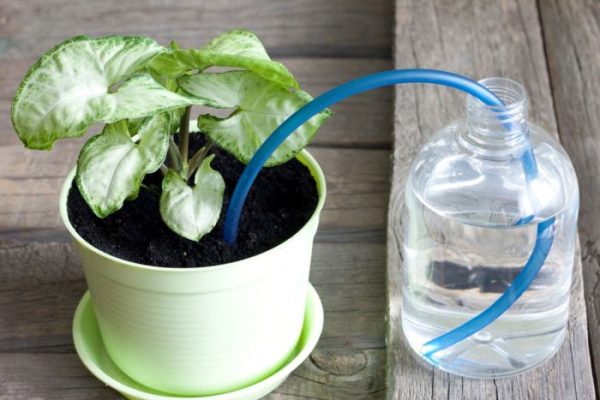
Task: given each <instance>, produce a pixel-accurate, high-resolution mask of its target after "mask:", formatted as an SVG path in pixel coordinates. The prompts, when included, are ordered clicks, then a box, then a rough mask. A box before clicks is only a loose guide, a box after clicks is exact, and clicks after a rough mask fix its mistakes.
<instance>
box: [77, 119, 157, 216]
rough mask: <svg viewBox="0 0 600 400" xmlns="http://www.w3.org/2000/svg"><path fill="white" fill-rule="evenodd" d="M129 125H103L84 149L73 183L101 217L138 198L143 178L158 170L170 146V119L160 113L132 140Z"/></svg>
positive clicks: (119, 123) (117, 123)
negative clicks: (102, 128) (136, 139)
mask: <svg viewBox="0 0 600 400" xmlns="http://www.w3.org/2000/svg"><path fill="white" fill-rule="evenodd" d="M128 125H129V124H128V122H127V121H126V120H121V121H118V122H115V123H112V124H108V125H106V126H105V128H104V130H103V131H102V133H100V134H99V135H96V136H93V137H92V138H90V140H88V141H87V143H86V144H85V145H84V146H83V148H82V150H81V153H80V154H79V159H78V160H77V175H76V182H77V186H78V187H79V191H80V192H81V195H82V196H83V198H84V199H85V201H86V203H87V204H88V205H89V207H90V208H91V210H92V211H93V212H94V214H96V215H97V216H98V217H100V218H104V217H106V216H107V215H110V214H112V213H114V212H115V211H117V210H119V209H120V208H121V207H122V206H123V203H124V201H125V200H127V199H134V198H136V197H137V195H138V192H139V189H140V185H141V183H142V180H143V178H144V176H145V175H146V174H148V173H151V172H154V171H156V170H158V169H159V168H160V165H161V164H162V163H163V161H164V159H165V157H166V155H167V150H168V147H169V131H168V129H169V118H168V116H167V115H166V114H164V113H161V114H157V115H155V116H153V117H149V118H147V119H146V120H144V121H143V122H142V123H141V124H140V125H139V129H138V132H137V135H138V137H139V138H140V140H139V143H135V142H134V141H133V139H132V137H131V136H132V133H131V132H130V131H129V126H128Z"/></svg>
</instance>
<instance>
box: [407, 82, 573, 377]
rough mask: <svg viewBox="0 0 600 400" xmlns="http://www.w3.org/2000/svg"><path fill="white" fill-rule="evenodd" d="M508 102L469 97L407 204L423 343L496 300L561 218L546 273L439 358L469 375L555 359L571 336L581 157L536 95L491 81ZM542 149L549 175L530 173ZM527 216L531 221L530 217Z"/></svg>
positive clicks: (414, 308) (411, 290) (415, 342)
mask: <svg viewBox="0 0 600 400" xmlns="http://www.w3.org/2000/svg"><path fill="white" fill-rule="evenodd" d="M480 83H482V84H483V85H484V86H486V87H487V88H488V89H490V90H491V91H492V92H494V93H495V94H496V95H497V96H498V97H500V99H501V100H502V101H503V102H504V104H505V107H502V108H493V107H488V106H486V105H484V104H483V103H482V102H480V101H479V100H477V99H476V98H474V97H471V96H469V97H468V99H467V106H466V116H465V118H463V119H461V120H458V121H455V122H453V123H451V124H450V125H448V126H447V127H445V128H443V129H441V130H440V131H439V132H438V133H437V134H435V135H434V136H433V137H432V138H431V139H430V140H429V141H428V142H427V143H426V144H425V145H424V146H423V148H422V149H421V151H420V152H419V154H418V155H417V157H416V159H415V161H414V163H413V165H412V168H411V170H410V172H409V176H408V180H407V185H406V191H405V207H404V214H403V224H402V225H403V231H402V232H398V234H400V235H402V237H403V282H402V285H403V309H402V323H403V331H404V334H405V336H406V338H407V341H408V343H409V345H410V346H411V348H412V349H413V350H414V351H415V352H416V353H417V354H419V355H421V356H423V346H424V345H425V344H426V343H428V342H429V341H431V340H433V339H435V338H438V337H440V336H441V335H443V334H445V333H447V332H449V331H451V330H452V329H454V328H456V327H457V326H459V325H461V324H463V323H465V322H466V321H468V320H470V319H471V318H473V317H474V316H476V315H478V314H480V313H481V312H482V311H484V310H485V309H487V308H488V307H490V306H491V305H492V304H493V303H494V301H496V299H498V297H499V296H500V295H502V293H504V292H505V291H506V290H507V289H508V288H509V287H510V285H511V283H512V282H513V280H514V278H515V277H516V276H517V275H518V274H519V272H521V270H522V269H523V266H524V265H525V264H526V263H527V260H528V258H529V257H530V255H531V253H532V250H533V249H534V246H535V243H536V234H537V231H536V229H537V226H538V224H539V223H540V222H542V221H545V220H548V219H549V218H552V217H554V218H555V220H554V226H553V227H552V229H553V234H554V240H553V243H552V246H551V248H550V251H549V253H548V255H547V257H546V259H545V262H544V264H543V265H542V267H541V269H540V270H539V273H538V274H537V276H536V277H535V279H534V281H533V282H532V284H531V285H530V286H529V288H527V290H526V291H525V292H524V293H523V295H522V296H521V297H520V298H519V299H518V300H517V301H516V302H515V303H514V304H513V305H512V306H511V307H510V308H509V309H508V310H507V311H506V312H505V313H504V314H502V315H501V316H500V317H499V318H498V319H497V320H495V321H494V322H493V323H491V324H490V325H488V326H486V327H485V328H484V329H482V330H480V331H479V332H477V333H476V334H474V335H472V336H470V337H468V338H467V339H464V340H462V341H460V342H458V343H456V344H454V345H452V346H450V347H448V348H444V349H441V350H440V351H437V352H436V353H435V354H433V355H432V356H431V357H424V358H425V359H426V360H427V361H429V362H432V363H434V364H435V365H436V366H437V367H439V368H441V369H443V370H445V371H448V372H451V373H454V374H458V375H462V376H467V377H477V378H491V377H502V376H508V375H512V374H515V373H519V372H522V371H524V370H527V369H529V368H532V367H534V366H535V365H537V364H539V363H541V362H543V361H544V360H546V359H548V358H550V357H551V356H552V355H553V354H554V353H555V352H556V351H557V350H558V349H559V347H560V345H561V344H562V342H563V339H564V337H565V332H566V326H567V321H568V309H569V289H570V287H571V278H572V271H573V262H574V255H575V248H576V225H577V214H578V208H579V192H578V185H577V178H576V176H575V172H574V170H573V166H572V163H571V161H570V160H569V157H568V156H567V154H566V153H565V151H564V150H563V148H562V147H561V146H560V144H559V143H558V142H557V141H556V140H555V139H553V138H552V137H551V136H550V135H549V134H548V133H547V132H546V131H544V130H543V129H542V128H540V127H539V126H537V125H534V124H532V123H530V122H528V121H527V101H528V100H527V94H526V92H525V90H524V88H523V87H522V86H521V85H520V84H518V83H517V82H514V81H511V80H508V79H503V78H489V79H484V80H482V81H480ZM529 146H531V148H533V153H534V155H535V161H536V163H537V174H536V175H535V176H534V177H528V176H526V169H525V168H524V165H523V154H524V152H525V151H527V150H528V149H529V150H530V149H531V148H530V147H529ZM524 221H525V223H523V222H524Z"/></svg>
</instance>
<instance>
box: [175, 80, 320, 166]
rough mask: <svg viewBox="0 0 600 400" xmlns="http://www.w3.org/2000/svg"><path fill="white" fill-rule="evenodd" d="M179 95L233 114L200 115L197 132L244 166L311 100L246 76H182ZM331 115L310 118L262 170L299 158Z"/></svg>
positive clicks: (318, 115) (270, 83) (306, 96)
mask: <svg viewBox="0 0 600 400" xmlns="http://www.w3.org/2000/svg"><path fill="white" fill-rule="evenodd" d="M178 83H179V86H180V87H181V89H183V90H184V91H186V92H187V93H189V94H190V95H192V96H198V97H200V98H201V99H202V100H204V101H205V102H206V103H207V104H211V105H212V106H213V107H220V108H233V109H234V111H233V113H232V114H231V115H230V116H229V117H227V118H223V119H221V118H217V117H214V116H211V115H201V116H200V117H199V118H198V127H199V129H200V130H201V131H203V132H206V134H207V135H208V136H209V137H210V138H211V139H212V140H213V141H214V142H216V143H217V144H218V145H219V146H220V147H222V148H224V149H225V150H227V151H228V152H230V153H231V154H233V155H234V156H235V157H236V158H237V159H238V160H240V161H241V162H243V163H248V161H250V159H251V158H252V156H253V155H254V153H255V152H256V150H257V149H258V148H259V147H260V145H261V144H262V143H263V142H264V141H265V140H266V138H267V137H268V136H269V135H270V134H271V133H272V132H273V131H274V130H275V128H277V127H278V126H279V125H280V124H281V123H282V122H283V121H285V120H286V119H287V118H288V117H289V116H290V115H291V114H293V113H294V112H296V111H297V110H298V109H299V108H300V107H302V106H304V105H305V104H306V103H308V102H309V101H311V100H312V98H311V97H310V95H309V94H308V93H306V92H303V91H301V90H291V91H290V90H288V89H287V88H285V87H283V86H281V85H279V84H278V83H276V82H274V81H270V80H267V79H265V78H263V77H260V76H258V75H256V74H253V73H251V72H249V71H229V72H224V73H218V74H207V73H204V74H197V75H193V76H183V77H181V78H180V79H179V80H178ZM330 115H331V113H330V112H329V111H328V110H327V111H324V112H321V113H319V114H317V115H315V116H314V117H313V118H311V119H310V120H309V121H307V122H306V123H305V124H304V125H302V126H301V127H300V128H299V129H298V130H297V131H296V132H295V133H294V134H292V135H291V136H290V137H288V138H287V139H286V141H285V142H284V143H283V144H282V145H281V146H280V147H279V148H278V149H277V150H275V152H274V153H273V155H272V156H271V157H270V158H269V160H268V161H267V163H266V165H267V166H274V165H279V164H282V163H284V162H286V161H288V160H290V159H291V158H293V157H294V156H295V155H296V154H297V153H298V152H300V151H301V150H302V149H303V148H304V147H305V146H306V145H307V144H308V143H309V142H310V140H311V139H312V137H313V136H314V135H315V133H316V131H317V129H318V128H319V126H320V125H321V124H322V123H323V121H325V120H326V119H327V118H328V117H329V116H330Z"/></svg>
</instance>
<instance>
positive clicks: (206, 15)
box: [0, 0, 394, 59]
mask: <svg viewBox="0 0 600 400" xmlns="http://www.w3.org/2000/svg"><path fill="white" fill-rule="evenodd" d="M393 7H394V5H393V3H392V2H390V1H386V0H372V1H369V2H361V1H345V0H330V1H319V0H295V1H290V0H284V1H279V0H253V1H244V0H228V1H195V0H177V1H172V0H150V1H141V0H133V1H125V2H124V1H119V0H104V1H94V0H87V1H78V2H72V1H68V0H30V1H27V2H22V1H19V0H3V1H2V2H1V3H0V29H1V31H0V32H1V33H2V34H1V35H0V37H1V38H2V42H1V43H2V45H1V47H0V49H1V50H2V53H3V57H11V58H15V59H16V58H21V57H31V56H33V55H35V54H41V52H43V51H44V50H46V49H47V48H49V47H50V46H53V45H54V44H55V43H57V42H60V41H62V40H64V39H66V38H67V37H70V36H74V35H81V34H87V35H92V36H99V35H112V34H129V35H147V36H152V37H154V38H156V39H157V40H158V41H160V42H161V43H163V44H168V43H169V42H170V41H171V40H177V41H178V42H179V43H180V44H181V45H182V46H184V47H198V46H201V45H202V44H203V43H205V42H206V41H207V40H209V39H211V38H212V37H214V36H216V35H218V34H220V33H222V32H224V31H226V30H229V29H233V28H236V27H243V28H246V29H249V30H251V31H253V32H256V33H257V34H258V35H259V36H260V37H261V39H262V40H263V41H264V43H265V45H266V46H267V47H268V48H269V49H271V51H272V52H273V53H274V54H275V55H279V56H281V55H293V56H304V57H306V56H309V57H310V56H340V57H361V56H362V57H370V58H371V57H384V58H388V57H389V54H390V49H391V45H392V36H391V30H392V18H391V16H392V14H393ZM375 22H376V23H375Z"/></svg>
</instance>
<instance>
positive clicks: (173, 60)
mask: <svg viewBox="0 0 600 400" xmlns="http://www.w3.org/2000/svg"><path fill="white" fill-rule="evenodd" d="M215 66H216V67H231V68H242V69H246V70H248V71H251V72H254V73H255V74H257V75H260V76H262V77H263V78H266V79H269V80H272V81H275V82H278V83H280V84H282V85H284V86H288V87H293V88H298V82H296V79H294V76H293V75H292V74H291V73H290V72H289V71H288V70H287V68H286V67H285V66H284V65H283V64H281V63H279V62H276V61H272V60H271V58H270V57H269V55H268V54H267V51H266V50H265V48H264V46H263V44H262V43H261V42H260V40H259V39H258V37H257V36H256V35H255V34H254V33H252V32H249V31H247V30H244V29H234V30H232V31H229V32H225V33H223V34H221V35H219V36H217V37H216V38H214V39H213V40H211V41H210V42H209V43H208V44H207V45H206V46H204V47H202V48H200V49H177V48H175V47H171V49H169V51H166V52H164V53H162V54H161V55H159V56H157V57H156V58H155V59H153V60H152V62H151V63H150V68H151V69H152V70H154V71H156V72H157V73H161V74H166V75H168V76H171V77H174V78H178V77H180V76H182V75H184V74H188V73H189V72H191V71H192V70H195V69H197V70H200V71H202V70H204V69H206V68H208V67H215Z"/></svg>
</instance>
